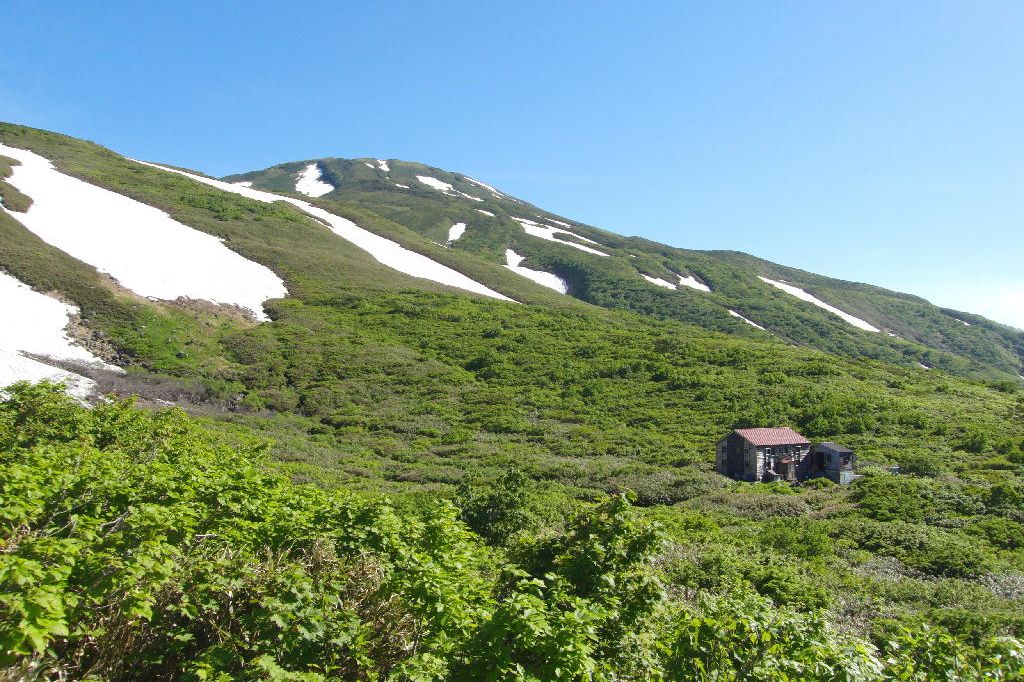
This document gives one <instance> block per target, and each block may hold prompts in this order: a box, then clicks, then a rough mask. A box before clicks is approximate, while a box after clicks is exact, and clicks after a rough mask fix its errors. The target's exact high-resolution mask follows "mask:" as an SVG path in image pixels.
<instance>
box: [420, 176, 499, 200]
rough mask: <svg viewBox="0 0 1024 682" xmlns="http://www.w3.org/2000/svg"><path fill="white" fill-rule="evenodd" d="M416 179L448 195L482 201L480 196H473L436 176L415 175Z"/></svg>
mask: <svg viewBox="0 0 1024 682" xmlns="http://www.w3.org/2000/svg"><path fill="white" fill-rule="evenodd" d="M416 179H417V180H419V181H420V182H422V183H423V184H424V185H426V186H427V187H431V188H433V189H436V190H437V191H438V192H441V193H443V194H447V195H448V196H450V197H465V198H466V199H472V200H473V201H483V199H481V198H480V197H474V196H472V195H470V194H466V193H465V192H460V191H459V190H457V189H455V188H454V187H452V186H451V185H450V184H448V183H447V182H445V181H444V180H438V179H437V178H432V177H430V176H429V175H417V176H416Z"/></svg>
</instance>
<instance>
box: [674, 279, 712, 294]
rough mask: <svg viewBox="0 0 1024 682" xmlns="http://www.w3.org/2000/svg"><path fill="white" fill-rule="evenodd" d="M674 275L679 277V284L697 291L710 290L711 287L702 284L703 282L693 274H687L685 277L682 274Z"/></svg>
mask: <svg viewBox="0 0 1024 682" xmlns="http://www.w3.org/2000/svg"><path fill="white" fill-rule="evenodd" d="M676 277H678V278H679V284H680V285H681V286H684V287H690V288H691V289H696V290H697V291H703V292H706V293H710V292H711V287H709V286H708V285H707V284H704V282H701V281H700V280H698V279H697V278H696V277H694V276H693V275H687V276H686V277H683V276H682V275H676Z"/></svg>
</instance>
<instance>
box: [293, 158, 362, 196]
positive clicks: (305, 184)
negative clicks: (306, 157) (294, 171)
mask: <svg viewBox="0 0 1024 682" xmlns="http://www.w3.org/2000/svg"><path fill="white" fill-rule="evenodd" d="M371 168H372V166H371ZM322 176H323V171H321V170H320V166H319V165H318V164H315V163H311V164H309V165H308V166H306V168H305V170H303V171H302V172H301V173H299V177H298V179H297V180H296V181H295V191H296V192H299V193H301V194H305V195H306V196H307V197H322V196H323V195H325V194H327V193H328V192H332V191H334V186H333V185H331V184H330V183H327V182H324V181H323V180H321V179H320V178H321V177H322Z"/></svg>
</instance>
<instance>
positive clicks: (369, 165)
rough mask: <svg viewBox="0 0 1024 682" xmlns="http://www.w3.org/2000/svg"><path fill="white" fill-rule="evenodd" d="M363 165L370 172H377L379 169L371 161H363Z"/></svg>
mask: <svg viewBox="0 0 1024 682" xmlns="http://www.w3.org/2000/svg"><path fill="white" fill-rule="evenodd" d="M363 165H364V166H366V167H367V168H369V169H370V170H377V168H376V167H375V166H374V165H373V164H372V163H370V162H369V161H363Z"/></svg>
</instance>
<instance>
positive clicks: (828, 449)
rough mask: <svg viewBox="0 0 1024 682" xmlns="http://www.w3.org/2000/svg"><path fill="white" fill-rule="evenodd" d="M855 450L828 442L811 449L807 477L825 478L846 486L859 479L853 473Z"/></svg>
mask: <svg viewBox="0 0 1024 682" xmlns="http://www.w3.org/2000/svg"><path fill="white" fill-rule="evenodd" d="M854 459H855V458H854V454H853V450H851V449H850V448H848V447H845V446H843V445H839V444H838V443H833V442H831V441H826V442H824V443H818V444H816V445H815V446H814V447H813V448H811V456H810V458H809V460H808V467H807V477H808V478H817V477H819V476H824V477H825V478H829V479H832V480H833V481H835V482H836V483H839V484H841V485H846V484H848V483H850V482H851V481H853V479H855V478H857V474H855V473H853V462H854Z"/></svg>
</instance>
